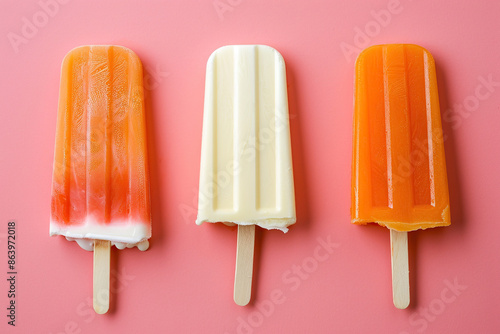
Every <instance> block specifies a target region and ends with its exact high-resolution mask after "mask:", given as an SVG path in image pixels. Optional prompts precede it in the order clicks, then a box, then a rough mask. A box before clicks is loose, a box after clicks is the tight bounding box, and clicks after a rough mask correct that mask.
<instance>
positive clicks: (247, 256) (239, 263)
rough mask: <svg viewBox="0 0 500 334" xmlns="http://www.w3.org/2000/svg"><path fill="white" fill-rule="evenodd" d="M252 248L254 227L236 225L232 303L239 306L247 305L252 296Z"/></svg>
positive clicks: (253, 244)
mask: <svg viewBox="0 0 500 334" xmlns="http://www.w3.org/2000/svg"><path fill="white" fill-rule="evenodd" d="M254 246H255V225H248V226H244V225H238V245H237V249H236V271H235V275H234V301H235V303H236V304H238V305H240V306H245V305H247V304H248V303H249V302H250V297H251V296H252V276H253V253H254Z"/></svg>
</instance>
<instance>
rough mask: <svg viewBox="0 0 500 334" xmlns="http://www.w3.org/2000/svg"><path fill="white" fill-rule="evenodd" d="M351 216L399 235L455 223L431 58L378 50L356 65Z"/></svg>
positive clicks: (411, 49) (413, 49) (412, 50)
mask: <svg viewBox="0 0 500 334" xmlns="http://www.w3.org/2000/svg"><path fill="white" fill-rule="evenodd" d="M353 143H354V147H353V162H352V206H351V218H352V222H353V223H356V224H366V223H372V222H373V223H378V224H380V225H383V226H386V227H388V228H391V229H394V230H398V231H413V230H418V229H426V228H429V227H436V226H446V225H450V206H449V205H450V204H449V195H448V181H447V177H446V163H445V154H444V145H443V134H442V127H441V116H440V111H439V97H438V91H437V82H436V70H435V65H434V59H433V58H432V56H431V54H430V53H429V52H428V51H427V50H425V49H424V48H422V47H419V46H416V45H409V44H390V45H377V46H373V47H370V48H368V49H366V50H364V51H363V52H362V53H361V54H360V55H359V57H358V59H357V61H356V77H355V95H354V137H353Z"/></svg>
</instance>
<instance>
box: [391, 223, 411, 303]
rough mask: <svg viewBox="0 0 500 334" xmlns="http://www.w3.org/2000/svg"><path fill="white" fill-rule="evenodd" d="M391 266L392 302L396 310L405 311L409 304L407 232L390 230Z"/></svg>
mask: <svg viewBox="0 0 500 334" xmlns="http://www.w3.org/2000/svg"><path fill="white" fill-rule="evenodd" d="M391 266H392V301H393V303H394V306H396V307H397V308H399V309H405V308H407V307H408V305H409V304H410V279H409V270H408V232H399V231H395V230H392V229H391Z"/></svg>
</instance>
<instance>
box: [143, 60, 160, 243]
mask: <svg viewBox="0 0 500 334" xmlns="http://www.w3.org/2000/svg"><path fill="white" fill-rule="evenodd" d="M143 68H147V66H146V64H144V66H143ZM145 74H146V73H145ZM153 93H154V92H153V90H152V89H148V86H147V85H146V86H145V87H144V111H145V113H146V131H147V140H148V143H147V147H148V157H149V159H148V162H149V176H150V181H151V185H150V196H151V220H152V236H151V239H150V247H154V245H155V244H158V243H161V242H164V240H163V239H164V238H165V235H164V224H162V217H163V215H162V207H161V205H160V204H161V203H164V202H163V200H162V199H161V191H160V184H162V182H161V173H160V168H159V165H160V164H159V159H158V158H159V157H158V151H157V149H156V146H157V140H156V138H157V135H156V131H155V130H156V129H155V127H154V124H156V123H155V114H154V111H153V108H152V104H153V100H152V95H153Z"/></svg>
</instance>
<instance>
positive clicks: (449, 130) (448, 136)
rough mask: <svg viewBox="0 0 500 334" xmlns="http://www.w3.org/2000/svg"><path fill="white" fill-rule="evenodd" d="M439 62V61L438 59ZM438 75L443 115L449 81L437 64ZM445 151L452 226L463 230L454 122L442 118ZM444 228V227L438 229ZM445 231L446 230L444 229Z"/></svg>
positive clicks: (463, 213) (463, 216) (463, 215)
mask: <svg viewBox="0 0 500 334" xmlns="http://www.w3.org/2000/svg"><path fill="white" fill-rule="evenodd" d="M436 63H438V61H436ZM436 76H437V80H438V85H439V87H438V90H439V91H438V93H439V102H440V105H441V115H443V114H444V112H445V111H446V110H448V109H450V108H451V107H452V106H451V103H450V102H449V101H448V96H449V94H448V91H449V88H448V82H447V80H446V75H445V74H444V73H443V72H442V71H441V69H440V68H439V66H436ZM442 124H443V138H444V151H445V155H446V171H447V174H448V188H449V192H450V210H451V226H452V227H453V229H454V230H460V231H463V230H464V228H465V215H466V212H465V210H464V207H463V205H462V203H463V199H462V192H461V185H460V165H459V164H458V157H457V150H456V144H455V137H454V129H453V124H452V123H451V122H449V121H446V120H444V119H442ZM438 230H443V229H438ZM443 232H445V231H443Z"/></svg>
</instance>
